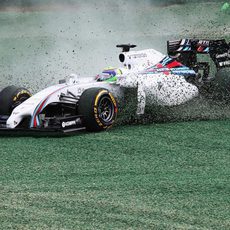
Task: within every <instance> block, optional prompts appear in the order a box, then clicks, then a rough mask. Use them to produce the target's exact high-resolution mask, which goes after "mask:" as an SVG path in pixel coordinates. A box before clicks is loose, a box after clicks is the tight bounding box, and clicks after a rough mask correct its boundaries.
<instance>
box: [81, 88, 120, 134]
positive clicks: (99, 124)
mask: <svg viewBox="0 0 230 230" xmlns="http://www.w3.org/2000/svg"><path fill="white" fill-rule="evenodd" d="M78 113H79V114H80V115H83V123H84V125H85V126H86V129H87V130H88V131H102V130H106V129H108V128H110V127H111V126H112V125H113V124H114V122H115V120H116V117H117V103H116V100H115V98H114V97H113V95H112V94H111V93H110V92H109V91H108V90H107V89H103V88H90V89H87V90H85V91H84V92H83V93H82V95H81V97H80V100H79V105H78Z"/></svg>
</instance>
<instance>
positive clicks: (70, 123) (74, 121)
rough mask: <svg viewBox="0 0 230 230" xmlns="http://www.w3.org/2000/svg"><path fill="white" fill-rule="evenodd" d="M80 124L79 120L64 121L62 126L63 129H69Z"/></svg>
mask: <svg viewBox="0 0 230 230" xmlns="http://www.w3.org/2000/svg"><path fill="white" fill-rule="evenodd" d="M79 124H81V119H80V118H77V119H75V120H72V121H63V122H62V123H61V126H62V128H66V127H69V126H73V125H79Z"/></svg>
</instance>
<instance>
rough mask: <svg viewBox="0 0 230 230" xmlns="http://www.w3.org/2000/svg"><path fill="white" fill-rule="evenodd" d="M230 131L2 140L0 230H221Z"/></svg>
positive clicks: (219, 127)
mask: <svg viewBox="0 0 230 230" xmlns="http://www.w3.org/2000/svg"><path fill="white" fill-rule="evenodd" d="M229 127H230V121H209V122H207V121H203V122H184V123H169V124H152V125H146V126H145V125H133V126H125V127H116V128H114V129H112V130H110V131H109V132H103V133H96V134H94V133H88V134H87V133H83V134H79V135H76V136H72V137H67V138H32V137H31V138H29V137H27V138H1V141H0V142H1V146H0V152H1V161H0V229H229V228H230V219H229V216H230V208H229V207H230V186H229V178H230V167H229V166H230V164H229V162H230V156H229V150H230V142H229V136H230V129H229Z"/></svg>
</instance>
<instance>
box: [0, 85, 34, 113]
mask: <svg viewBox="0 0 230 230" xmlns="http://www.w3.org/2000/svg"><path fill="white" fill-rule="evenodd" d="M29 97H31V93H30V92H29V91H28V90H27V89H25V88H19V87H16V86H8V87H6V88H4V89H3V90H2V91H1V92H0V114H1V115H10V114H11V112H12V111H13V109H14V108H16V107H17V106H18V105H20V104H21V103H22V102H23V101H25V100H27V99H28V98H29Z"/></svg>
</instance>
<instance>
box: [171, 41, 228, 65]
mask: <svg viewBox="0 0 230 230" xmlns="http://www.w3.org/2000/svg"><path fill="white" fill-rule="evenodd" d="M167 50H168V55H169V56H171V57H174V58H178V59H180V61H181V62H182V63H183V62H184V63H183V64H185V65H188V66H193V65H195V64H196V61H197V58H196V57H197V54H209V55H210V57H211V58H212V60H213V61H214V63H215V65H216V67H217V68H218V69H220V68H224V67H230V42H229V43H227V42H226V40H225V39H221V40H198V39H181V40H175V41H168V42H167Z"/></svg>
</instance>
